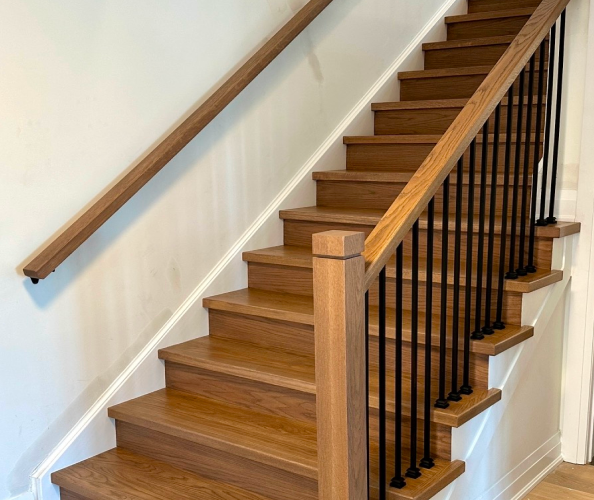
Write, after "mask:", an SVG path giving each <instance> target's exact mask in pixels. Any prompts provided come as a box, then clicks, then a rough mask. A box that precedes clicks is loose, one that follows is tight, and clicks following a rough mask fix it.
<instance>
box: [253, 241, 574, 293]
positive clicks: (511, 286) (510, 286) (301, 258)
mask: <svg viewBox="0 0 594 500" xmlns="http://www.w3.org/2000/svg"><path fill="white" fill-rule="evenodd" d="M243 260H244V261H246V262H254V263H258V264H270V265H275V266H286V267H299V268H306V269H312V267H313V255H312V253H311V248H309V247H296V246H289V245H281V246H277V247H271V248H263V249H261V250H254V251H251V252H244V253H243ZM425 269H426V263H425V256H422V257H420V258H419V282H421V283H423V282H426V281H427V273H426V271H425ZM433 269H434V272H433V282H434V283H436V284H437V283H441V271H440V269H441V260H440V259H439V258H436V259H434V261H433ZM453 269H454V266H453V262H449V263H448V284H450V285H453V284H454V272H453ZM386 273H387V277H388V278H392V279H393V278H395V277H396V264H395V259H394V258H392V259H391V260H390V262H389V263H388V266H387V269H386ZM465 276H466V269H463V270H462V271H461V274H460V283H461V284H462V285H464V283H465ZM403 278H404V279H405V280H410V279H412V259H411V258H410V256H406V257H405V258H404V262H403ZM562 279H563V271H559V270H552V271H551V270H546V269H541V270H538V271H537V272H535V273H530V274H528V275H527V276H523V277H520V278H518V279H515V280H505V281H504V285H505V290H506V291H508V292H517V293H530V292H533V291H535V290H539V289H540V288H544V287H545V286H548V285H552V284H553V283H557V282H558V281H561V280H562ZM484 283H485V281H484V280H483V284H484ZM475 284H476V272H475V270H473V286H474V285H475ZM493 284H494V287H495V288H497V283H496V282H494V283H493Z"/></svg>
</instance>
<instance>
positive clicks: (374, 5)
mask: <svg viewBox="0 0 594 500" xmlns="http://www.w3.org/2000/svg"><path fill="white" fill-rule="evenodd" d="M446 3H448V2H446V1H445V0H424V1H423V2H410V1H408V0H341V1H340V2H334V4H333V5H331V6H330V7H329V8H328V9H327V10H326V11H325V12H324V13H323V14H322V15H321V16H320V18H319V19H318V20H316V22H315V23H314V24H313V25H312V26H311V27H310V28H309V29H307V31H306V32H305V33H304V34H302V35H301V36H300V37H299V38H298V40H296V42H295V43H293V44H292V45H291V46H290V47H289V48H288V49H287V50H286V51H285V53H284V54H283V55H282V56H281V57H280V58H279V59H278V60H277V61H275V62H274V63H273V64H272V65H271V66H270V67H269V68H268V69H267V70H266V71H265V72H264V73H263V74H262V75H261V76H260V77H259V78H258V79H257V81H255V82H254V83H253V84H252V85H251V86H250V87H249V88H248V89H247V90H246V91H245V92H244V93H243V95H242V96H240V98H238V99H237V100H236V102H234V103H233V104H232V105H231V106H230V107H229V108H228V109H227V110H226V111H225V112H224V113H222V114H221V116H219V117H218V118H217V119H216V120H215V122H214V123H212V124H211V126H209V127H208V128H207V129H206V130H204V131H203V133H202V134H201V135H200V137H199V138H198V139H196V140H195V141H193V142H192V143H191V144H190V145H189V147H188V148H187V149H186V150H185V151H184V152H182V153H181V154H180V155H179V156H178V157H177V158H175V159H174V160H173V161H172V162H171V164H170V165H169V166H168V167H167V168H166V169H165V170H164V171H163V172H161V173H160V174H159V175H158V176H157V177H156V178H155V179H154V180H153V181H152V182H151V183H149V185H148V186H146V187H145V188H144V189H143V190H142V192H141V193H139V195H137V196H136V197H135V198H134V199H133V200H132V201H131V202H130V203H128V204H127V205H126V207H125V208H123V209H122V210H121V211H120V212H119V213H118V214H117V215H116V216H115V217H114V218H113V219H112V220H110V221H109V222H108V223H107V224H105V226H104V227H103V228H101V230H99V231H98V232H97V233H96V234H95V235H94V236H93V237H92V238H91V239H90V240H88V241H87V242H86V243H85V244H84V245H83V246H82V247H81V248H80V249H79V250H78V251H77V252H76V253H75V254H74V255H73V256H72V257H71V258H70V259H68V261H67V262H65V263H64V264H63V265H62V266H61V267H60V268H59V269H58V270H57V272H56V273H55V274H52V275H51V276H50V277H49V278H48V279H47V280H45V282H42V283H40V284H39V285H37V286H33V285H32V284H31V283H30V282H29V281H28V280H26V279H25V278H24V276H23V275H22V273H21V271H20V270H21V268H22V266H23V264H24V263H26V262H27V261H28V260H29V259H30V258H31V256H32V255H34V254H35V253H36V252H37V251H39V249H40V248H42V247H43V245H44V244H46V243H48V242H49V241H51V239H52V236H53V235H55V234H56V233H57V232H58V231H59V230H60V228H62V227H63V226H64V225H65V224H66V223H68V222H69V221H71V220H73V219H74V217H75V216H76V215H77V214H79V213H80V212H81V211H82V210H83V209H84V208H85V207H86V206H88V204H89V203H90V201H91V200H93V199H96V197H97V195H98V194H99V193H100V192H102V191H103V190H104V189H106V188H107V187H108V186H109V185H110V184H112V183H113V182H114V180H115V179H117V178H118V177H119V176H121V175H122V173H123V172H125V171H126V169H128V168H129V167H130V166H131V165H133V164H134V162H136V161H137V160H138V159H139V158H141V157H142V155H143V154H144V153H146V151H147V150H148V149H150V147H151V145H153V144H155V142H157V141H158V140H159V138H160V137H163V135H164V134H166V133H167V131H169V130H171V128H172V127H174V126H175V125H176V124H177V123H179V121H180V120H181V119H182V118H183V117H184V116H186V115H187V114H188V113H189V112H190V111H191V110H193V109H194V108H195V107H196V106H197V105H198V104H199V103H200V101H201V99H203V98H204V97H205V96H207V95H208V93H209V92H210V91H212V90H213V89H214V88H216V86H217V84H218V83H220V82H221V81H222V80H224V78H225V77H226V76H227V75H228V74H229V73H230V72H231V71H232V70H233V69H234V68H236V67H237V66H238V65H239V64H240V63H241V62H242V61H243V60H245V59H246V57H248V56H249V54H251V52H252V51H253V50H254V49H255V48H257V47H258V46H259V45H260V44H261V43H263V41H264V40H265V37H267V36H269V35H271V34H272V33H273V32H274V31H275V30H276V29H278V28H279V27H280V26H281V25H282V24H283V23H284V22H285V21H286V20H287V19H289V18H290V16H291V15H292V14H293V12H294V11H296V10H297V9H298V8H300V7H301V6H302V5H304V4H305V0H266V1H264V0H219V1H217V2H206V1H204V0H202V1H198V2H196V1H190V0H177V1H175V2H161V1H156V0H142V1H140V0H128V1H126V2H121V1H116V0H95V1H93V2H80V1H76V0H56V1H53V2H46V1H43V0H5V1H3V2H1V3H0V18H1V19H2V21H3V22H2V30H0V88H1V89H2V91H1V92H0V117H1V119H0V179H1V182H0V213H1V214H2V216H1V217H0V325H1V326H0V329H1V330H0V331H1V333H2V336H1V337H0V346H1V352H2V363H0V380H2V384H0V405H1V408H2V410H1V411H0V499H7V498H11V497H13V496H16V495H18V494H20V493H22V492H24V491H25V490H26V489H27V488H28V486H29V474H31V472H32V471H33V470H34V469H35V467H36V466H37V465H38V464H40V462H42V461H43V460H44V459H46V457H47V456H48V454H50V452H51V451H52V450H54V449H55V447H56V445H57V444H58V443H60V442H61V440H62V438H63V437H64V436H66V435H67V434H68V432H69V430H71V429H72V428H73V427H74V426H75V425H76V424H77V422H79V423H80V422H81V421H80V419H81V418H83V420H82V423H83V424H84V423H85V422H86V423H88V422H89V421H90V419H92V415H90V416H89V414H85V412H86V411H87V410H88V409H89V408H91V406H92V405H93V404H94V403H96V402H97V400H98V399H99V398H101V397H102V396H103V398H104V399H103V400H100V403H101V404H104V403H107V402H109V401H111V400H109V398H108V397H107V396H106V394H108V395H109V393H105V391H106V389H107V388H108V387H110V386H112V387H113V385H112V384H114V383H116V382H118V381H119V382H123V381H124V380H128V382H127V384H125V390H122V391H120V392H118V393H117V398H120V399H125V398H127V397H131V396H134V395H137V394H139V393H142V392H144V391H145V390H148V389H150V388H152V387H158V386H159V385H161V384H162V383H163V380H162V379H163V373H162V368H161V365H160V363H159V362H158V361H157V359H156V356H153V357H151V358H150V360H148V361H147V362H146V363H143V364H142V366H140V365H139V366H137V367H136V368H137V371H135V372H134V371H130V366H129V365H130V362H131V361H132V360H134V359H136V357H137V355H138V354H139V353H141V352H143V350H145V351H146V349H147V348H148V347H151V343H150V342H151V339H152V340H154V339H155V338H156V336H157V337H158V335H159V332H161V334H162V335H161V336H160V337H158V338H159V339H160V340H159V341H160V342H163V343H173V342H179V341H182V340H185V339H187V338H191V337H195V336H199V335H203V334H205V333H206V332H207V328H206V315H205V313H204V311H203V309H202V308H201V307H199V305H196V304H199V301H198V299H199V297H200V296H201V295H202V294H209V293H216V292H220V291H226V290H230V289H234V288H238V287H241V286H244V285H245V280H246V274H245V269H244V267H243V266H242V264H241V261H240V259H239V257H238V250H240V249H241V246H242V244H244V243H245V242H246V241H249V244H250V245H252V246H262V245H267V244H273V243H280V241H281V231H280V228H281V225H280V222H279V221H278V220H276V217H275V216H274V217H272V218H271V219H270V220H268V219H267V217H268V216H269V215H270V214H272V213H273V211H274V210H272V209H271V208H270V207H272V208H273V209H276V205H275V203H276V204H278V203H279V198H278V195H279V193H283V189H284V188H286V189H285V192H286V193H288V192H290V191H291V189H290V188H291V187H293V186H294V187H296V188H297V189H296V190H295V191H294V192H291V197H289V198H287V199H286V200H284V201H283V199H281V200H280V201H282V202H283V203H284V204H285V205H287V204H288V205H290V204H303V203H312V202H313V194H314V190H313V182H311V181H306V182H301V183H299V182H297V181H296V180H295V179H297V180H298V177H295V176H298V174H299V172H302V170H303V166H304V165H307V164H308V163H307V161H308V159H310V157H312V155H314V153H315V152H316V151H317V150H318V148H319V147H320V145H322V144H324V141H326V140H327V139H328V138H329V137H333V136H332V133H333V131H334V130H335V128H336V127H337V126H338V125H339V123H340V122H341V120H343V119H344V118H345V117H346V116H347V115H348V114H349V112H350V111H351V110H352V109H353V108H356V106H357V103H358V102H359V100H360V99H361V98H362V97H363V96H364V94H365V93H366V92H367V91H368V90H369V89H370V87H372V85H373V84H374V83H375V82H376V81H378V79H380V78H381V76H382V74H384V72H385V71H386V70H388V69H389V68H390V65H393V63H394V61H397V60H398V57H399V56H400V55H401V54H402V53H403V51H405V49H406V47H407V44H409V43H410V42H411V40H413V38H414V36H415V35H416V34H417V33H419V31H420V30H421V29H422V28H423V27H424V26H425V25H426V24H427V23H428V22H430V19H431V16H432V15H433V14H435V13H436V12H437V10H438V8H439V6H441V5H443V4H446ZM450 3H451V2H450ZM442 31H443V30H442ZM420 60H421V59H420V52H419V53H417V54H416V55H415V57H412V58H410V59H409V60H408V63H409V66H410V65H411V66H410V67H409V68H407V69H414V67H415V65H417V66H416V67H419V66H418V64H419V63H420ZM383 90H384V96H387V95H392V96H394V95H395V91H397V83H396V81H395V80H391V81H390V82H389V83H388V84H387V85H386V86H385V87H384V88H383ZM354 117H355V118H357V120H358V121H357V123H358V124H359V125H358V126H359V127H367V130H368V131H369V132H371V128H370V123H371V120H370V117H371V113H369V112H366V114H365V115H364V116H363V117H361V116H360V115H356V116H354ZM335 139H336V140H334V139H333V140H332V141H330V143H328V144H327V145H330V146H331V148H330V150H331V153H332V154H329V155H327V156H324V157H323V158H324V159H323V161H322V162H321V164H320V165H319V167H320V168H341V167H342V166H343V158H342V154H343V148H342V146H341V145H340V142H339V141H338V140H337V138H335ZM326 158H328V159H327V160H326ZM310 163H311V162H310ZM291 182H293V184H291ZM271 210H272V211H271ZM258 221H267V222H266V224H265V225H264V227H263V230H262V231H259V232H258V233H257V237H255V238H252V239H250V236H251V233H250V232H249V231H250V228H253V227H255V226H254V223H256V222H258ZM224 256H227V260H223V261H221V259H222V258H223V257H224ZM224 264H228V265H227V266H226V267H225V273H223V274H222V275H221V276H220V277H219V279H217V280H216V283H215V284H214V285H213V286H208V285H209V284H210V281H209V279H210V278H211V277H212V276H214V275H215V274H216V272H218V271H220V270H221V269H222V267H224V266H223V265H224ZM217 266H218V267H217ZM213 273H215V274H213ZM190 306H193V307H190ZM165 334H166V335H165ZM157 345H158V342H156V343H155V344H154V345H152V347H151V348H154V347H156V346H157ZM147 346H148V347H147ZM127 367H128V369H127V370H126V368H127ZM130 375H134V376H132V377H130V378H129V379H128V378H127V377H129V376H130ZM118 377H119V378H118ZM119 382H118V383H119ZM102 418H103V419H102V420H101V421H98V422H97V426H101V428H102V429H103V431H104V432H103V433H97V432H93V433H88V434H84V433H83V434H80V435H79V436H78V437H79V439H78V440H77V441H75V442H69V443H63V442H62V446H63V447H62V448H61V450H62V451H64V450H66V449H67V450H69V452H70V451H71V454H70V455H69V457H71V458H72V457H84V456H86V455H88V454H90V453H92V452H94V451H96V450H97V449H101V448H105V447H106V446H109V445H110V444H111V442H110V440H113V432H112V429H111V425H112V423H111V422H110V421H109V420H108V419H107V417H106V416H104V417H102ZM84 419H86V420H84ZM93 422H95V421H94V420H93ZM83 428H84V426H83ZM94 429H95V430H96V428H94ZM105 436H111V437H110V438H106V437H105ZM58 456H59V455H58ZM71 458H70V459H71ZM55 465H56V466H59V465H61V462H57V463H56V464H55ZM54 494H55V493H54ZM48 498H49V496H48Z"/></svg>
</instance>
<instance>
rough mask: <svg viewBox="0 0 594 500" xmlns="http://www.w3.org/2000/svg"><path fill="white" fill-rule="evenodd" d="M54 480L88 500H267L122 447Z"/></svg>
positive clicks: (53, 477)
mask: <svg viewBox="0 0 594 500" xmlns="http://www.w3.org/2000/svg"><path fill="white" fill-rule="evenodd" d="M52 481H53V482H54V483H55V484H57V485H58V486H60V487H61V488H62V489H63V490H66V491H68V492H70V493H74V495H76V497H75V498H79V497H80V498H84V499H88V500H114V499H119V500H149V499H150V500H161V499H162V500H172V499H176V500H268V499H267V498H266V497H263V496H261V495H257V494H256V493H252V492H249V491H246V490H243V489H241V488H237V487H235V486H231V485H228V484H225V483H220V482H217V481H212V480H210V479H205V478H202V477H200V476H198V475H196V474H192V473H190V472H187V471H185V470H182V469H179V468H177V467H172V466H171V465H168V464H166V463H163V462H158V461H156V460H152V459H150V458H147V457H144V456H142V455H137V454H134V453H131V452H129V451H126V450H123V449H121V448H115V449H113V450H110V451H107V452H105V453H102V454H100V455H97V456H96V457H93V458H90V459H88V460H85V461H84V462H80V463H78V464H75V465H73V466H71V467H68V468H66V469H63V470H61V471H59V472H55V473H54V474H52Z"/></svg>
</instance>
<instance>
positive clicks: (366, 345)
mask: <svg viewBox="0 0 594 500" xmlns="http://www.w3.org/2000/svg"><path fill="white" fill-rule="evenodd" d="M365 404H366V408H365V421H366V426H365V431H366V435H367V439H366V446H367V492H368V494H369V486H370V479H371V475H370V470H371V467H370V465H371V461H370V458H371V453H370V449H369V291H367V292H365Z"/></svg>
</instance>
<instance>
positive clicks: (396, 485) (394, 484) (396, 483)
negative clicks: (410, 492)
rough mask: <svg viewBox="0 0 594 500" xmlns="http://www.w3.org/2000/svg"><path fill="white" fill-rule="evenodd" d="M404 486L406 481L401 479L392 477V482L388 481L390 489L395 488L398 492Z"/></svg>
mask: <svg viewBox="0 0 594 500" xmlns="http://www.w3.org/2000/svg"><path fill="white" fill-rule="evenodd" d="M405 486H406V481H405V480H404V478H403V477H393V478H392V480H391V481H390V488H396V489H398V490H401V489H402V488H404V487H405Z"/></svg>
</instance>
